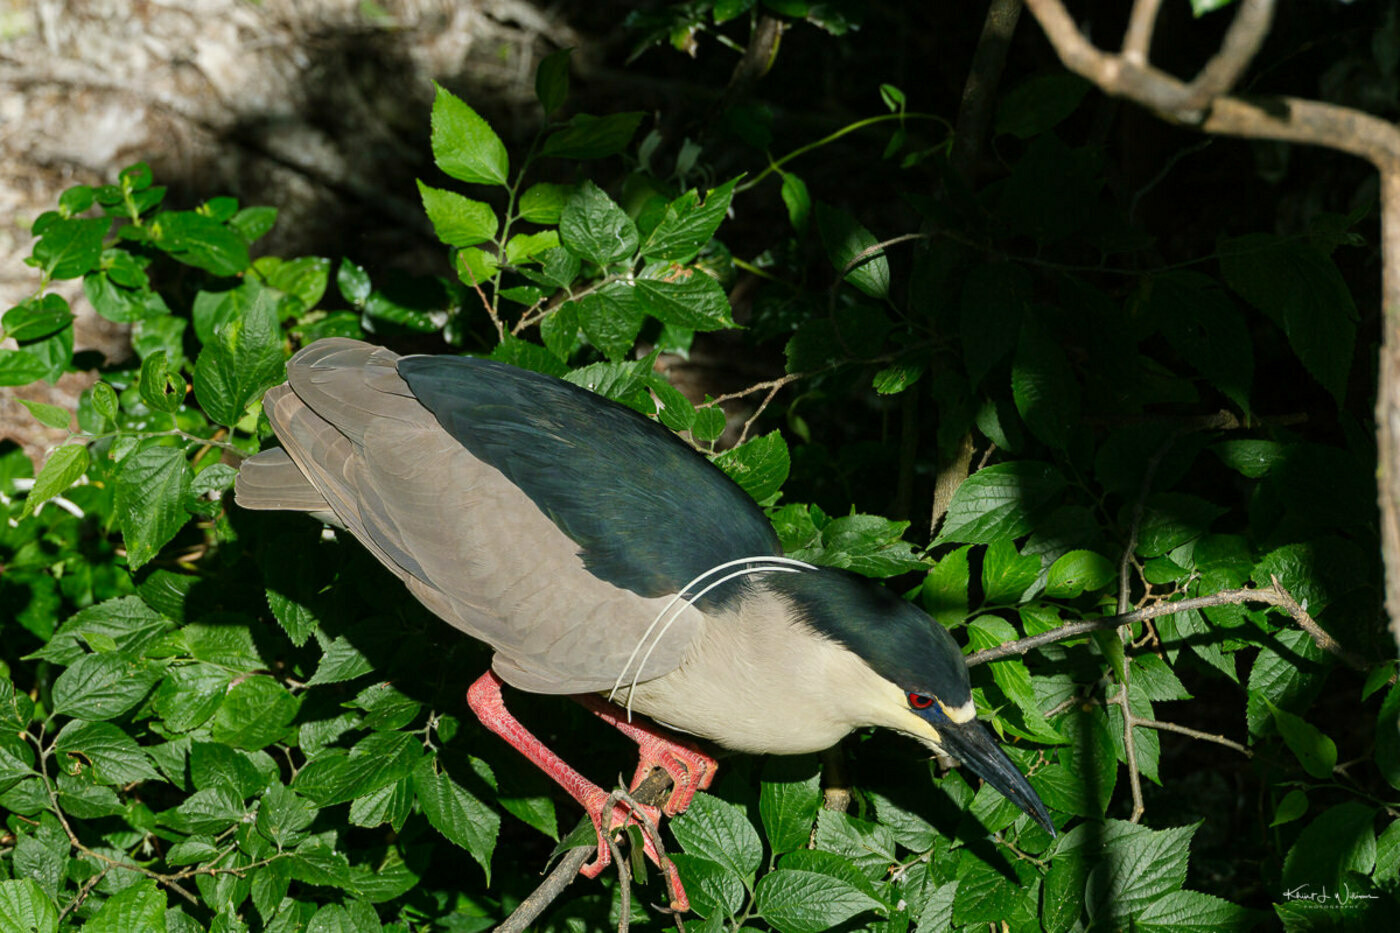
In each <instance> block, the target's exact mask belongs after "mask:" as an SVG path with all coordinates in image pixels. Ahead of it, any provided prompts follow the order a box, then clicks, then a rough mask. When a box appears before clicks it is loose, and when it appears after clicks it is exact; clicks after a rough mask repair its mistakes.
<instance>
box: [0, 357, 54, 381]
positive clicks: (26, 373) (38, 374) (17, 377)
mask: <svg viewBox="0 0 1400 933" xmlns="http://www.w3.org/2000/svg"><path fill="white" fill-rule="evenodd" d="M48 372H49V364H48V363H46V362H44V361H43V360H41V359H39V357H37V356H35V355H34V354H33V353H28V352H25V351H24V350H6V349H3V348H0V386H23V385H29V383H31V382H36V381H38V380H39V379H42V378H44V376H46V375H48Z"/></svg>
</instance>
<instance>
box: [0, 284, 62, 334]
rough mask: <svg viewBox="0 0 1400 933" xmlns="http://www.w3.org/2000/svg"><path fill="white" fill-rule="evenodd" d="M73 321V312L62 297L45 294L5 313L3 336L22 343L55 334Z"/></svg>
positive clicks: (21, 303) (23, 302)
mask: <svg viewBox="0 0 1400 933" xmlns="http://www.w3.org/2000/svg"><path fill="white" fill-rule="evenodd" d="M72 320H73V312H72V311H71V310H70V309H69V307H68V302H67V301H66V300H64V298H63V296H62V295H55V294H52V293H50V294H47V295H44V296H42V297H39V298H30V299H29V300H27V301H22V302H20V303H19V304H17V305H15V306H14V307H13V308H11V309H10V310H8V311H6V312H5V317H4V318H3V325H0V326H3V331H4V336H5V337H8V338H11V339H13V340H16V341H19V342H20V343H24V342H26V341H31V340H41V339H43V338H44V337H48V336H50V335H51V334H56V333H58V332H59V331H60V330H63V328H65V327H67V326H68V324H69V322H70V321H72Z"/></svg>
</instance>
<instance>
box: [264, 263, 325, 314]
mask: <svg viewBox="0 0 1400 933" xmlns="http://www.w3.org/2000/svg"><path fill="white" fill-rule="evenodd" d="M271 258H272V257H270V256H269V257H264V258H263V259H259V260H258V262H257V263H256V264H255V265H256V266H257V268H258V269H259V271H261V272H263V274H264V275H266V276H267V284H268V285H269V286H271V287H272V288H275V289H277V290H278V291H279V292H282V293H283V294H284V295H290V296H292V297H293V298H296V299H297V300H298V301H300V302H301V306H302V308H304V309H307V310H309V309H311V308H314V307H316V305H317V304H318V303H320V301H321V298H322V297H324V296H325V294H326V285H327V283H328V282H329V280H330V272H331V261H330V260H329V259H325V258H323V257H321V256H302V257H300V258H299V259H289V260H287V261H285V262H278V263H277V264H276V265H275V267H273V268H271V269H264V266H263V264H264V263H266V261H267V260H268V259H271Z"/></svg>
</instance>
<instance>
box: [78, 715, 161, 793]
mask: <svg viewBox="0 0 1400 933" xmlns="http://www.w3.org/2000/svg"><path fill="white" fill-rule="evenodd" d="M54 751H56V752H58V753H59V754H60V755H69V756H72V758H73V761H74V763H75V764H79V763H83V762H86V763H88V764H90V765H91V766H92V770H93V777H94V779H95V780H96V781H97V782H98V783H99V784H132V783H135V782H137V781H146V780H152V781H158V780H160V775H159V774H158V773H157V772H156V769H155V768H154V767H153V766H152V765H151V761H150V759H149V758H147V757H146V753H145V752H144V751H143V750H142V749H141V746H139V745H137V744H136V740H135V739H133V738H132V737H131V736H129V735H127V734H126V733H125V732H123V731H122V730H120V729H118V728H117V727H116V726H114V725H112V724H111V723H108V722H82V721H80V720H76V719H75V720H72V721H70V722H69V723H68V724H67V725H65V726H64V727H63V729H62V731H60V732H59V733H58V735H57V736H56V737H55V738H54ZM63 760H64V759H62V758H60V763H62V762H63ZM61 766H62V764H61ZM64 770H67V771H69V772H70V773H72V771H73V770H74V769H72V768H67V767H64Z"/></svg>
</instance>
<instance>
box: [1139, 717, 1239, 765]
mask: <svg viewBox="0 0 1400 933" xmlns="http://www.w3.org/2000/svg"><path fill="white" fill-rule="evenodd" d="M1134 718H1135V719H1136V717H1134ZM1134 724H1135V725H1139V726H1143V727H1144V728H1147V729H1156V730H1157V731H1159V732H1175V733H1177V734H1178V735H1185V736H1190V737H1191V738H1193V739H1200V740H1201V741H1203V742H1214V743H1215V744H1216V745H1224V746H1225V747H1226V748H1233V749H1234V750H1235V751H1237V752H1239V753H1240V754H1241V755H1243V756H1244V757H1246V758H1253V757H1254V752H1252V751H1250V750H1249V749H1248V748H1245V747H1244V746H1243V745H1241V744H1240V743H1239V742H1236V741H1233V740H1232V739H1227V738H1225V736H1223V735H1214V734H1212V733H1210V732H1202V731H1201V730H1199V729H1192V728H1191V727H1190V726H1181V725H1177V724H1176V723H1174V722H1162V721H1161V720H1160V719H1137V721H1136V722H1135V723H1134Z"/></svg>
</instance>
